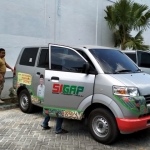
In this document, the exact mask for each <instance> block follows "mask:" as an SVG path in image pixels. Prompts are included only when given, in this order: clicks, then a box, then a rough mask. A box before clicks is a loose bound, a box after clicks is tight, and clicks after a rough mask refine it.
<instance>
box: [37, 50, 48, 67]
mask: <svg viewBox="0 0 150 150" xmlns="http://www.w3.org/2000/svg"><path fill="white" fill-rule="evenodd" d="M38 67H40V68H49V49H41V52H40V57H39V62H38Z"/></svg>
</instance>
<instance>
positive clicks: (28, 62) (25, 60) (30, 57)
mask: <svg viewBox="0 0 150 150" xmlns="http://www.w3.org/2000/svg"><path fill="white" fill-rule="evenodd" d="M38 49H39V48H25V49H24V51H23V53H22V56H21V59H20V65H25V66H34V65H35V60H36V56H37V52H38Z"/></svg>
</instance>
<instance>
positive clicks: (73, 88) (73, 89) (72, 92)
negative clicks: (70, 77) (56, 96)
mask: <svg viewBox="0 0 150 150" xmlns="http://www.w3.org/2000/svg"><path fill="white" fill-rule="evenodd" d="M76 88H77V87H76V86H71V87H70V92H69V94H76Z"/></svg>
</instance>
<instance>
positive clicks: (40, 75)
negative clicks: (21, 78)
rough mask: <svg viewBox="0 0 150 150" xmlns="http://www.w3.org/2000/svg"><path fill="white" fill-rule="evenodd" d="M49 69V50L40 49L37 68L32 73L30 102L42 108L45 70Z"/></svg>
mask: <svg viewBox="0 0 150 150" xmlns="http://www.w3.org/2000/svg"><path fill="white" fill-rule="evenodd" d="M47 68H49V50H48V48H41V50H40V53H39V57H38V60H37V66H36V68H35V71H34V84H33V91H34V93H33V97H32V101H33V103H34V104H35V105H38V106H42V104H43V101H44V93H45V83H44V79H45V69H47Z"/></svg>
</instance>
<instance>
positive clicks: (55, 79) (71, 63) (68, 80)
mask: <svg viewBox="0 0 150 150" xmlns="http://www.w3.org/2000/svg"><path fill="white" fill-rule="evenodd" d="M49 53H50V54H51V57H50V62H51V63H50V64H51V65H50V69H48V70H45V87H46V88H45V99H44V106H45V107H46V108H48V109H49V111H53V110H60V111H62V110H77V109H78V106H79V105H80V103H81V102H82V101H83V100H84V99H85V98H87V97H89V96H91V95H93V86H94V79H95V75H94V74H88V75H87V74H85V73H82V68H83V65H84V64H85V63H86V62H87V61H86V60H85V58H83V56H81V54H79V53H78V52H77V51H76V50H74V49H72V48H68V47H65V46H58V45H50V46H49ZM61 115H63V113H61Z"/></svg>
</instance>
